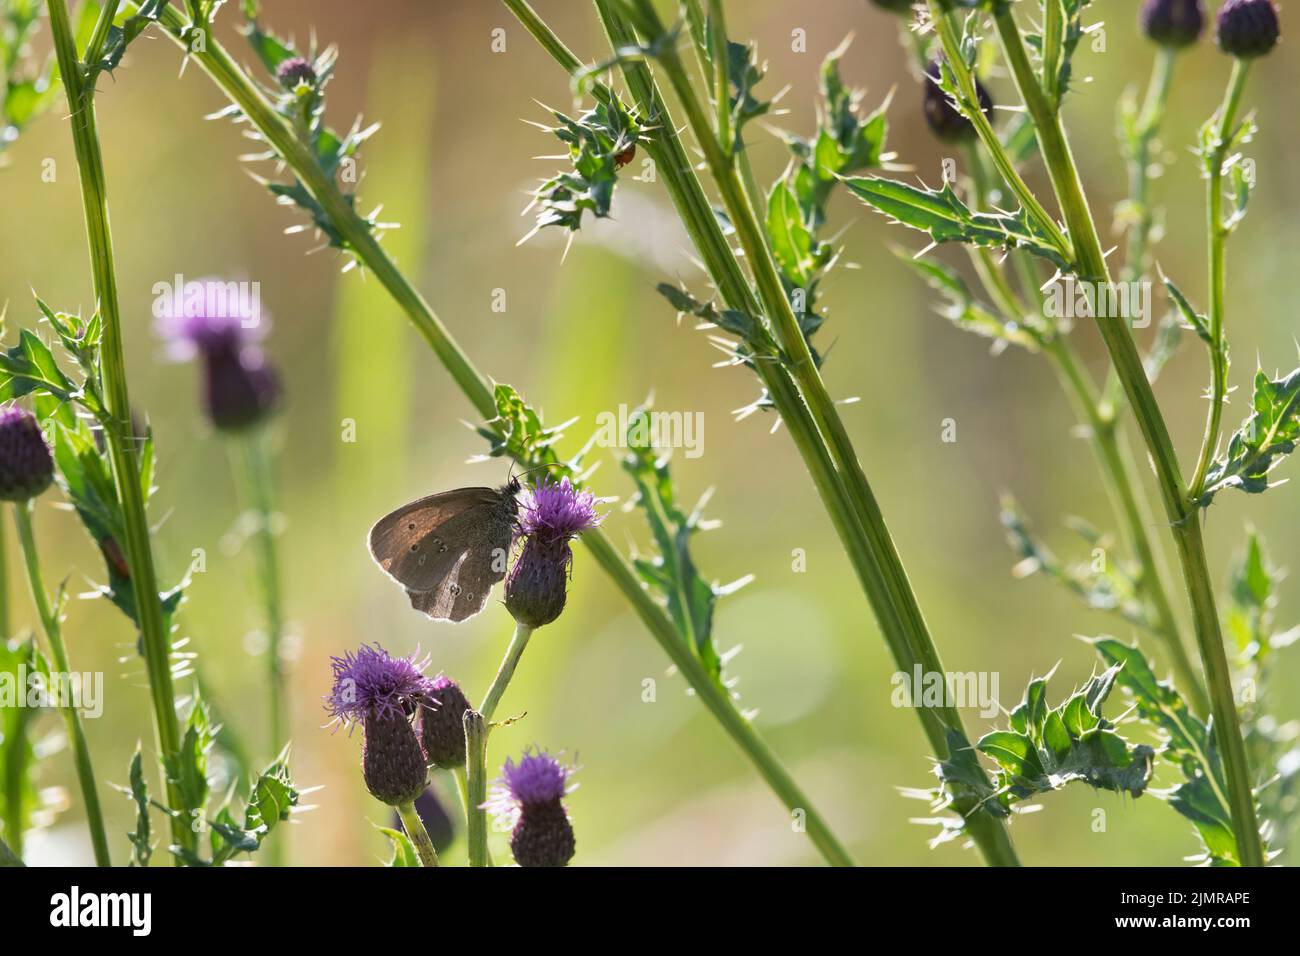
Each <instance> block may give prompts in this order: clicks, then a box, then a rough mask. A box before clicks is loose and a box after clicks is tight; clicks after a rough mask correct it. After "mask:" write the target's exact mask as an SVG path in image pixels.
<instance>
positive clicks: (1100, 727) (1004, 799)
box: [975, 666, 1154, 808]
mask: <svg viewBox="0 0 1300 956" xmlns="http://www.w3.org/2000/svg"><path fill="white" fill-rule="evenodd" d="M1118 671H1119V667H1118V666H1116V667H1112V668H1110V669H1108V670H1107V671H1105V672H1104V673H1102V674H1099V675H1096V676H1094V677H1093V678H1092V679H1090V680H1089V681H1088V682H1087V683H1086V684H1085V685H1084V686H1083V687H1082V688H1080V689H1079V690H1076V691H1075V692H1074V693H1073V694H1071V695H1070V696H1069V697H1068V698H1067V699H1066V700H1065V701H1064V702H1063V703H1062V704H1061V705H1060V706H1059V707H1056V708H1051V707H1049V706H1048V704H1047V680H1046V678H1042V679H1038V680H1035V681H1033V682H1031V683H1030V685H1029V687H1028V688H1027V690H1026V692H1025V698H1024V700H1023V701H1022V702H1021V704H1020V705H1019V706H1018V707H1017V708H1016V709H1015V711H1013V712H1012V715H1011V726H1012V730H999V731H994V732H993V733H990V734H986V735H985V736H983V737H981V738H980V740H979V741H978V742H977V743H976V744H975V746H976V748H977V749H978V750H980V751H981V752H982V753H985V754H987V755H988V756H990V757H992V758H993V759H994V760H995V761H997V763H998V766H999V768H1000V769H999V770H998V772H997V773H996V774H995V775H994V784H995V785H996V787H997V795H996V798H995V799H996V800H997V801H998V802H999V803H1001V804H1002V805H1003V806H1005V807H1007V808H1010V807H1011V806H1012V805H1013V804H1015V803H1019V802H1022V801H1024V800H1027V799H1030V798H1032V797H1034V796H1037V795H1038V794H1041V793H1046V792H1048V791H1051V790H1059V789H1061V788H1062V787H1064V786H1065V785H1066V784H1069V783H1072V782H1074V781H1083V782H1084V783H1087V784H1089V785H1090V786H1093V787H1097V788H1098V789H1102V790H1114V791H1118V792H1123V793H1129V794H1132V795H1133V796H1135V797H1136V796H1140V795H1141V794H1142V793H1143V792H1144V791H1145V790H1146V786H1147V782H1148V781H1149V780H1150V778H1151V761H1152V757H1153V755H1154V751H1153V750H1152V749H1151V748H1150V747H1148V746H1146V745H1145V744H1138V745H1132V744H1130V743H1129V742H1128V741H1127V740H1125V739H1124V738H1123V737H1121V736H1120V735H1119V733H1118V732H1116V730H1115V726H1114V725H1113V724H1112V723H1111V722H1110V721H1108V720H1106V719H1105V718H1104V717H1102V716H1101V707H1102V704H1104V703H1105V701H1106V698H1107V697H1108V696H1109V695H1110V691H1111V688H1112V687H1113V686H1114V683H1115V679H1116V674H1117V673H1118Z"/></svg>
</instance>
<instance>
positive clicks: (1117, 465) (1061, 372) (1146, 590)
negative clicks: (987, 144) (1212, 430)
mask: <svg viewBox="0 0 1300 956" xmlns="http://www.w3.org/2000/svg"><path fill="white" fill-rule="evenodd" d="M970 161H971V164H972V168H973V169H974V170H975V171H976V173H977V174H976V175H974V176H972V179H973V181H974V183H975V197H976V204H977V205H978V206H979V207H981V208H982V207H983V206H984V205H985V204H986V200H987V185H985V184H986V183H987V175H981V174H979V173H980V171H981V170H983V155H982V154H981V153H980V151H979V148H978V147H977V146H976V145H975V144H972V145H971V147H970ZM977 252H978V253H982V255H981V256H979V257H978V258H977V262H976V268H977V270H978V271H979V273H980V277H981V280H982V281H984V282H985V284H986V287H989V294H990V296H991V297H992V298H993V299H994V300H995V302H996V303H997V304H998V307H999V308H1001V309H1002V310H1003V314H1004V315H1005V316H1006V317H1008V318H1012V319H1015V320H1016V321H1020V319H1021V312H1022V309H1023V306H1022V304H1021V303H1020V302H1019V300H1018V299H1017V297H1016V296H1015V295H1014V293H1012V292H1011V290H1010V288H1009V286H1008V283H1007V280H1006V277H1005V276H1004V275H1003V274H1002V270H1001V268H1000V267H999V266H998V264H997V263H995V262H993V261H992V257H991V256H988V252H987V250H982V249H981V250H971V254H972V256H976V255H977ZM1011 256H1012V258H1013V259H1014V260H1015V263H1016V264H1017V265H1018V266H1019V267H1020V269H1021V275H1022V277H1023V281H1022V283H1021V284H1022V285H1023V286H1025V292H1026V294H1027V295H1029V296H1030V297H1032V298H1033V299H1034V301H1035V302H1036V303H1037V305H1036V307H1037V308H1038V309H1039V311H1040V314H1041V312H1042V307H1043V299H1042V293H1041V291H1040V290H1039V287H1038V282H1037V278H1036V277H1035V275H1034V272H1033V264H1032V262H1031V261H1030V259H1029V256H1028V254H1027V253H1023V252H1020V251H1016V250H1013V251H1012V253H1011ZM986 272H988V273H991V275H990V276H989V278H987V279H986V278H985V273H986ZM1039 343H1040V345H1041V346H1042V349H1043V352H1044V353H1045V354H1046V355H1047V357H1048V358H1049V359H1050V360H1051V362H1052V365H1053V367H1054V368H1055V370H1056V373H1057V378H1058V380H1059V381H1060V383H1061V387H1062V388H1063V389H1064V391H1065V393H1066V396H1067V398H1068V399H1069V400H1070V404H1071V405H1072V406H1073V408H1074V411H1075V414H1076V416H1077V417H1078V418H1079V420H1080V421H1081V422H1083V423H1084V424H1086V425H1087V427H1088V438H1089V441H1090V443H1091V444H1092V448H1093V453H1094V455H1095V456H1096V459H1097V464H1098V466H1099V468H1100V469H1101V473H1102V478H1103V480H1104V481H1105V482H1106V491H1107V494H1108V496H1109V497H1110V500H1111V506H1112V508H1113V509H1114V511H1115V513H1116V515H1117V516H1118V517H1119V518H1120V519H1121V521H1123V523H1124V526H1125V540H1126V542H1127V544H1128V547H1129V550H1130V551H1131V552H1132V554H1133V557H1134V558H1136V559H1137V562H1138V565H1139V567H1140V568H1141V573H1140V576H1139V579H1138V582H1137V584H1138V589H1139V591H1141V593H1143V594H1144V595H1146V598H1147V600H1148V602H1149V603H1150V606H1151V611H1152V612H1153V613H1154V615H1155V619H1154V621H1153V625H1154V627H1153V630H1155V632H1156V634H1157V636H1159V637H1160V638H1161V639H1162V640H1163V641H1164V642H1165V644H1166V646H1167V648H1168V651H1169V655H1170V659H1171V660H1172V661H1173V664H1174V670H1175V671H1176V672H1177V674H1178V685H1179V688H1180V689H1181V690H1182V691H1183V693H1184V694H1185V695H1187V697H1188V698H1189V699H1190V701H1191V704H1192V709H1193V710H1194V711H1195V712H1197V713H1199V714H1208V713H1209V712H1210V705H1209V698H1207V697H1206V696H1205V687H1204V684H1203V683H1202V681H1201V678H1200V675H1199V674H1198V673H1197V671H1196V668H1195V666H1194V665H1193V664H1192V660H1191V658H1190V657H1189V656H1188V653H1187V648H1186V647H1185V646H1184V645H1183V641H1182V636H1181V634H1180V632H1179V629H1178V622H1177V619H1176V618H1175V617H1174V611H1173V606H1172V605H1171V604H1170V602H1169V594H1168V592H1167V591H1166V589H1165V583H1164V578H1163V574H1162V566H1161V563H1160V561H1159V559H1158V557H1157V553H1156V550H1155V547H1154V545H1153V544H1152V542H1151V535H1150V533H1149V532H1148V530H1147V528H1148V526H1149V525H1150V524H1151V521H1150V518H1149V517H1148V514H1147V509H1146V506H1145V502H1144V501H1143V500H1142V499H1141V498H1140V497H1139V495H1138V491H1137V483H1136V481H1135V480H1134V478H1133V469H1132V463H1131V461H1130V460H1129V456H1128V455H1127V453H1126V449H1125V447H1124V445H1123V443H1122V442H1121V441H1120V438H1119V432H1118V429H1117V422H1116V419H1115V415H1114V411H1113V408H1112V409H1110V410H1108V409H1107V406H1106V405H1105V404H1104V399H1103V398H1102V396H1101V395H1100V394H1098V390H1097V387H1096V385H1095V384H1094V382H1093V380H1092V379H1091V378H1090V377H1089V376H1088V374H1087V373H1086V372H1085V371H1084V370H1083V368H1082V367H1081V365H1080V363H1079V359H1078V356H1077V355H1076V354H1075V351H1074V348H1073V347H1072V346H1071V345H1070V341H1069V339H1068V338H1066V337H1065V336H1064V335H1063V334H1061V333H1060V332H1059V330H1058V331H1053V332H1050V333H1048V334H1047V335H1045V336H1040V337H1039Z"/></svg>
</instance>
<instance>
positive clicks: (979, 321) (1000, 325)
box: [894, 249, 1040, 352]
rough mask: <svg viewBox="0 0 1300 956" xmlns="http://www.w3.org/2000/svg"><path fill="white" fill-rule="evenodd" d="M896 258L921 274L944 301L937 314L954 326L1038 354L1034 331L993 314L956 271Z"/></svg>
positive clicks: (910, 258)
mask: <svg viewBox="0 0 1300 956" xmlns="http://www.w3.org/2000/svg"><path fill="white" fill-rule="evenodd" d="M894 252H895V254H897V256H898V258H899V259H901V260H902V261H903V262H905V263H907V265H908V266H909V267H910V268H912V269H914V270H915V271H916V272H917V273H919V274H920V276H921V278H923V279H924V280H925V281H926V284H928V285H929V286H930V288H932V289H934V290H935V291H936V292H939V293H941V294H942V295H943V297H944V300H945V301H944V302H943V304H942V305H940V306H938V307H937V311H938V312H939V314H940V315H942V316H943V317H944V318H945V319H947V320H948V321H949V322H951V323H953V325H955V326H957V327H958V328H960V329H965V330H966V331H968V332H974V333H975V334H976V335H980V336H983V337H984V338H988V339H993V340H994V345H995V347H996V346H998V345H999V344H1000V343H1006V344H1010V345H1018V346H1020V347H1021V348H1023V349H1026V350H1028V351H1030V352H1036V351H1037V350H1038V346H1039V342H1040V339H1039V337H1038V335H1037V334H1036V332H1035V331H1034V330H1033V329H1030V328H1027V327H1025V326H1023V325H1020V324H1019V323H1017V322H1015V321H1014V320H1008V319H1007V318H1006V317H1004V316H1002V315H999V314H997V313H995V312H993V310H992V309H990V308H988V307H987V306H986V305H984V304H983V303H982V302H980V301H978V300H977V299H976V298H975V295H974V293H972V292H971V290H970V287H969V286H968V285H967V284H966V280H965V279H963V278H962V277H961V276H960V275H959V274H958V273H957V271H956V270H954V269H951V268H949V267H948V266H946V265H944V264H943V263H941V262H936V261H934V260H932V259H927V258H917V257H916V256H914V255H912V254H911V253H908V252H906V251H905V250H902V249H895V250H894Z"/></svg>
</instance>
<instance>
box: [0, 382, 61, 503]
mask: <svg viewBox="0 0 1300 956" xmlns="http://www.w3.org/2000/svg"><path fill="white" fill-rule="evenodd" d="M53 480H54V459H53V458H52V457H51V456H50V446H49V445H47V444H46V443H45V434H44V433H43V432H42V431H41V426H40V425H39V424H38V423H37V421H36V416H34V415H33V414H32V413H31V412H29V411H27V409H25V408H22V407H20V406H18V405H13V404H9V405H3V406H0V501H30V500H31V499H32V498H35V497H36V496H37V495H39V494H40V493H41V492H43V491H44V490H45V489H46V488H48V487H49V486H50V482H51V481H53Z"/></svg>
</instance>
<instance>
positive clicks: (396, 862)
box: [376, 827, 423, 867]
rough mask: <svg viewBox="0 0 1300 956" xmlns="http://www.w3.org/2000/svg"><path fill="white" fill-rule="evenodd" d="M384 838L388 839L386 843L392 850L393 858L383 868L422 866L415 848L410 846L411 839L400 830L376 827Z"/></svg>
mask: <svg viewBox="0 0 1300 956" xmlns="http://www.w3.org/2000/svg"><path fill="white" fill-rule="evenodd" d="M376 829H377V830H378V831H379V832H380V833H382V834H383V835H384V836H386V837H388V842H389V844H390V845H391V846H392V848H393V858H392V859H391V860H389V861H388V862H387V863H385V864H384V866H400V867H408V866H422V865H423V864H422V863H421V862H420V858H419V856H417V855H416V852H415V847H414V846H413V845H412V844H411V839H410V837H408V836H407V835H406V834H405V833H403V832H402V831H401V830H393V829H390V828H389V827H376Z"/></svg>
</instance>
